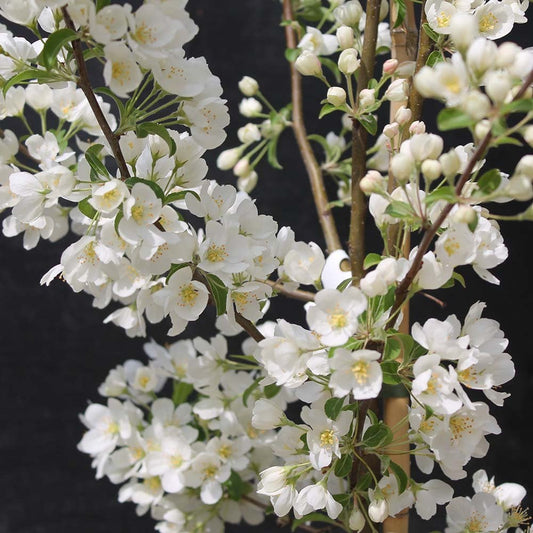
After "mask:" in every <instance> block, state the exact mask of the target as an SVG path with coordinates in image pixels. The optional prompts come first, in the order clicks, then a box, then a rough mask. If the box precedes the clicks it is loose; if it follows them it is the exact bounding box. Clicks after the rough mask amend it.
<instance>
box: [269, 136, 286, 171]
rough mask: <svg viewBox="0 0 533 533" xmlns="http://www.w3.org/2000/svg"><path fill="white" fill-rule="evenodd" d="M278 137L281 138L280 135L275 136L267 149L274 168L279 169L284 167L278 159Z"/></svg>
mask: <svg viewBox="0 0 533 533" xmlns="http://www.w3.org/2000/svg"><path fill="white" fill-rule="evenodd" d="M278 139H279V135H278V136H276V137H274V138H273V139H272V140H271V141H269V143H268V150H267V159H268V162H269V163H270V166H271V167H272V168H275V169H277V170H283V167H282V166H281V165H280V163H279V161H278Z"/></svg>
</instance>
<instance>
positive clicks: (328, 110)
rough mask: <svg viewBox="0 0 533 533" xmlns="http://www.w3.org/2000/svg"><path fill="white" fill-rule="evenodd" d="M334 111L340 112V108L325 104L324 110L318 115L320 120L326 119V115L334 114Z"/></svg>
mask: <svg viewBox="0 0 533 533" xmlns="http://www.w3.org/2000/svg"><path fill="white" fill-rule="evenodd" d="M334 111H339V108H338V107H335V106H334V105H331V104H324V105H323V106H322V109H321V110H320V113H319V114H318V118H322V117H325V116H326V115H329V114H330V113H333V112H334Z"/></svg>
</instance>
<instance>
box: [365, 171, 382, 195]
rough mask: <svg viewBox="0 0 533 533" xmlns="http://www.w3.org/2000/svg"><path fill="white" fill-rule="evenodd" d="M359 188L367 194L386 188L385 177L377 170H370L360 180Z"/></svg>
mask: <svg viewBox="0 0 533 533" xmlns="http://www.w3.org/2000/svg"><path fill="white" fill-rule="evenodd" d="M359 188H360V189H361V190H362V191H363V192H364V193H365V194H367V195H369V194H372V193H380V192H383V191H384V190H385V178H384V177H383V176H382V175H381V174H380V173H379V172H378V171H377V170H369V171H368V172H367V173H366V174H365V175H364V176H363V177H362V178H361V181H360V182H359Z"/></svg>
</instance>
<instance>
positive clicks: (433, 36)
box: [422, 22, 439, 42]
mask: <svg viewBox="0 0 533 533" xmlns="http://www.w3.org/2000/svg"><path fill="white" fill-rule="evenodd" d="M422 28H424V31H425V32H426V34H427V35H428V37H429V38H430V39H431V40H432V41H435V42H437V41H438V40H439V34H438V33H437V32H436V31H435V30H434V29H433V28H432V27H431V26H430V25H429V24H428V23H427V22H425V23H424V24H422Z"/></svg>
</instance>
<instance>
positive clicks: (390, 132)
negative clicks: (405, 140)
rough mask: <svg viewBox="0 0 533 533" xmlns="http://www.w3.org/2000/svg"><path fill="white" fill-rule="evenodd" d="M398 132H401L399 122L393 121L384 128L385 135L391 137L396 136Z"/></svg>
mask: <svg viewBox="0 0 533 533" xmlns="http://www.w3.org/2000/svg"><path fill="white" fill-rule="evenodd" d="M398 133H400V125H399V124H398V123H397V122H393V123H392V124H387V125H386V126H385V127H384V128H383V135H385V137H388V138H389V139H392V138H393V137H396V135H398Z"/></svg>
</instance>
